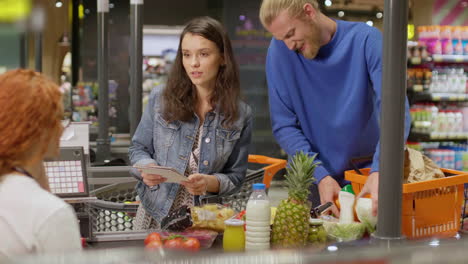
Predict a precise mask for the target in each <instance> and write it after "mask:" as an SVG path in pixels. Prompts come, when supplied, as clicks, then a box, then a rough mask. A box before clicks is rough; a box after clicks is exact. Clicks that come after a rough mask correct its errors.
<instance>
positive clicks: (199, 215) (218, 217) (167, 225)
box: [161, 204, 235, 231]
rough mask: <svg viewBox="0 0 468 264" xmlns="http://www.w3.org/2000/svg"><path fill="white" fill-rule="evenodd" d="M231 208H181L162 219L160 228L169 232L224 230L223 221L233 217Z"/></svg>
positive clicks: (210, 205)
mask: <svg viewBox="0 0 468 264" xmlns="http://www.w3.org/2000/svg"><path fill="white" fill-rule="evenodd" d="M234 214H235V212H234V210H233V209H232V208H229V207H226V206H223V205H220V204H205V205H203V206H193V207H188V206H182V207H180V208H179V209H177V210H175V211H173V212H172V213H170V214H169V215H167V216H166V217H164V218H163V220H162V221H161V228H162V229H163V230H170V231H184V230H186V229H187V228H192V229H211V230H215V231H223V230H224V221H225V220H227V219H229V218H231V217H232V216H234Z"/></svg>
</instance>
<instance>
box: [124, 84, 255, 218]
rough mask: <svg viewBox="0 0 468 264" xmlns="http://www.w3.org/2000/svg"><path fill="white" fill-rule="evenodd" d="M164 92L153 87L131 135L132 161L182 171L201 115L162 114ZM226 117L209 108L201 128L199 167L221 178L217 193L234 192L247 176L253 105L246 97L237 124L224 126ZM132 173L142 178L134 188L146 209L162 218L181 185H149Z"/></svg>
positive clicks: (184, 168)
mask: <svg viewBox="0 0 468 264" xmlns="http://www.w3.org/2000/svg"><path fill="white" fill-rule="evenodd" d="M161 93H162V88H155V89H153V91H152V92H151V95H150V98H149V102H148V105H147V107H146V109H145V112H144V113H143V116H142V118H141V121H140V124H139V125H138V128H137V130H136V131H135V134H134V136H133V138H132V146H131V147H130V148H129V155H130V162H131V163H132V165H147V164H150V163H155V164H157V165H159V166H166V167H172V168H175V169H176V170H177V171H178V172H179V173H181V174H184V172H185V170H186V168H187V166H188V163H189V157H190V153H191V152H192V146H193V144H194V140H195V137H196V134H197V129H198V124H199V122H200V121H199V119H198V117H197V116H196V115H194V117H193V119H192V120H191V121H189V122H181V121H173V122H167V121H166V120H164V119H163V117H162V116H161V108H160V106H161V103H160V100H161ZM222 120H223V115H222V114H219V113H218V111H217V110H213V111H211V112H209V113H207V114H206V117H205V121H204V123H203V134H201V135H200V137H202V140H201V145H200V158H199V173H202V174H208V175H214V176H215V177H216V178H217V179H218V181H219V183H220V184H219V193H218V195H224V194H228V193H232V192H235V191H236V190H237V189H238V188H240V186H241V184H242V182H243V180H244V177H245V174H246V171H247V164H248V147H249V144H250V140H251V134H252V110H251V108H250V107H249V106H248V105H247V104H245V103H244V102H239V118H238V120H237V121H235V122H234V124H233V126H232V127H231V128H229V129H225V128H224V127H222V126H221V121H222ZM132 174H133V175H134V176H135V177H137V178H138V179H139V180H140V181H139V182H138V184H137V186H136V189H137V193H138V195H139V197H140V200H141V203H142V204H143V206H144V207H145V210H146V211H147V212H148V213H149V214H151V215H152V216H153V217H154V218H155V219H156V221H158V222H161V220H162V218H164V217H165V216H166V215H167V214H168V213H169V210H170V209H171V206H172V203H173V202H174V200H175V198H176V195H177V191H178V190H179V188H180V185H179V184H177V183H162V184H159V185H158V186H156V187H154V188H149V187H148V186H147V185H146V184H145V183H143V181H142V178H141V175H140V174H139V173H138V172H136V170H134V169H132ZM201 198H203V197H202V196H194V199H195V200H194V202H197V203H198V202H199V201H200V199H201ZM197 199H198V201H197Z"/></svg>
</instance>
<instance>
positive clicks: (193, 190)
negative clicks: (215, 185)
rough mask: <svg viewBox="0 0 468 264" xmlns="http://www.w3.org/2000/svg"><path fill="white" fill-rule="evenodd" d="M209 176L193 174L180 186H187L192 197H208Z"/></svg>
mask: <svg viewBox="0 0 468 264" xmlns="http://www.w3.org/2000/svg"><path fill="white" fill-rule="evenodd" d="M207 176H208V175H205V174H192V175H190V176H188V178H187V180H186V181H183V182H181V183H180V184H181V185H183V186H185V188H186V189H187V191H188V192H189V193H190V194H192V195H206V192H207V190H208V178H207Z"/></svg>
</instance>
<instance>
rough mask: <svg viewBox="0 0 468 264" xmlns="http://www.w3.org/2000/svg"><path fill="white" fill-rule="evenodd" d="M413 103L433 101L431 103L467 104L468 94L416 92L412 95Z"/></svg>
mask: <svg viewBox="0 0 468 264" xmlns="http://www.w3.org/2000/svg"><path fill="white" fill-rule="evenodd" d="M411 99H412V101H413V102H420V101H431V102H467V101H468V95H467V94H457V93H429V92H415V93H413V94H412V95H411Z"/></svg>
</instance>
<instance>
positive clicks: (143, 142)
mask: <svg viewBox="0 0 468 264" xmlns="http://www.w3.org/2000/svg"><path fill="white" fill-rule="evenodd" d="M157 94H158V89H153V91H152V92H151V94H150V98H149V101H148V104H147V106H146V109H145V111H144V113H143V116H142V117H141V120H140V123H139V124H138V127H137V129H136V131H135V134H134V135H133V138H132V145H131V146H130V148H129V149H128V154H129V157H130V163H131V164H132V165H135V164H138V165H147V164H151V163H154V164H157V163H156V160H155V158H154V147H153V127H154V125H153V122H154V115H155V112H154V110H155V104H156V100H157V98H158V97H157ZM130 173H131V174H132V175H133V176H134V177H136V178H137V179H141V176H140V173H139V172H138V171H137V170H135V169H131V171H130Z"/></svg>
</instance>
